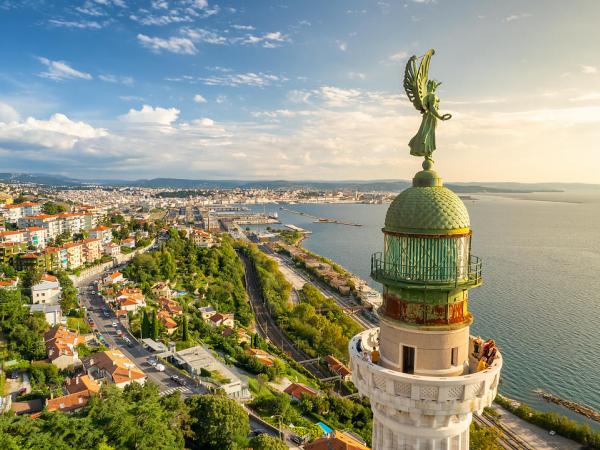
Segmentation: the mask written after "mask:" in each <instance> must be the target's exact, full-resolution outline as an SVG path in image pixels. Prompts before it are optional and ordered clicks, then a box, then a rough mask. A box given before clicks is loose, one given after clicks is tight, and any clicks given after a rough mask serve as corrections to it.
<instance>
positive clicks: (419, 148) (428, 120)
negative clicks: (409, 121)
mask: <svg viewBox="0 0 600 450" xmlns="http://www.w3.org/2000/svg"><path fill="white" fill-rule="evenodd" d="M434 53H435V51H434V50H433V49H430V50H428V51H427V53H425V55H424V56H423V57H422V59H421V64H419V70H418V71H417V59H418V58H417V57H416V56H414V55H413V56H412V57H411V58H410V59H409V60H408V62H407V63H406V69H405V70H404V89H405V91H406V95H407V96H408V99H409V100H410V101H411V102H412V104H413V105H414V106H415V108H416V109H417V110H418V111H419V112H420V113H421V114H422V116H423V119H422V121H421V127H420V128H419V131H418V132H417V134H415V136H414V137H413V138H412V139H411V140H410V142H409V143H408V146H409V147H410V154H411V155H414V156H424V157H425V159H431V154H432V153H433V151H434V150H435V127H436V126H437V121H438V119H439V120H448V119H450V118H451V117H452V115H450V114H443V115H440V113H439V112H438V107H439V104H440V99H439V98H438V96H437V95H435V90H436V89H437V87H438V86H439V85H440V84H441V83H440V82H439V81H436V80H428V77H429V62H430V61H431V57H432V56H433V55H434Z"/></svg>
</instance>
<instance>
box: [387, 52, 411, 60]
mask: <svg viewBox="0 0 600 450" xmlns="http://www.w3.org/2000/svg"><path fill="white" fill-rule="evenodd" d="M406 58H408V53H406V52H405V51H400V52H397V53H394V54H392V55H390V56H389V57H388V59H389V60H390V61H402V60H404V59H406Z"/></svg>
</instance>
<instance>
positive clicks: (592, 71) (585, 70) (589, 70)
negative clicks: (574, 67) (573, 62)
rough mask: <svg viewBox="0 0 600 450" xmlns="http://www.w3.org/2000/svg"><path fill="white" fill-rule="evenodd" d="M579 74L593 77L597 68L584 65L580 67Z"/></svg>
mask: <svg viewBox="0 0 600 450" xmlns="http://www.w3.org/2000/svg"><path fill="white" fill-rule="evenodd" d="M581 73H584V74H586V75H595V74H597V73H598V68H597V67H595V66H586V65H582V66H581Z"/></svg>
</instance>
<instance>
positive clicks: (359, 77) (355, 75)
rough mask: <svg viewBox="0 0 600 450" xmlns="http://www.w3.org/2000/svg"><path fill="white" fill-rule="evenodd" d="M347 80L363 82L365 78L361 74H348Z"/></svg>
mask: <svg viewBox="0 0 600 450" xmlns="http://www.w3.org/2000/svg"><path fill="white" fill-rule="evenodd" d="M348 78H350V79H351V80H364V79H366V78H367V76H366V75H365V74H364V73H362V72H348Z"/></svg>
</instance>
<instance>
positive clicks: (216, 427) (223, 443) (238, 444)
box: [187, 395, 250, 450]
mask: <svg viewBox="0 0 600 450" xmlns="http://www.w3.org/2000/svg"><path fill="white" fill-rule="evenodd" d="M187 404H188V406H189V408H190V431H191V433H193V436H194V439H190V440H189V441H188V442H189V448H191V449H203V450H234V449H243V448H246V446H245V444H246V441H247V439H246V438H247V436H248V434H249V433H250V424H249V420H248V414H247V413H246V412H245V411H244V409H243V408H242V407H241V406H240V405H238V404H237V403H236V402H235V401H234V400H231V399H229V398H227V397H225V396H212V395H203V396H194V397H191V398H190V399H189V400H188V401H187Z"/></svg>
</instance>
